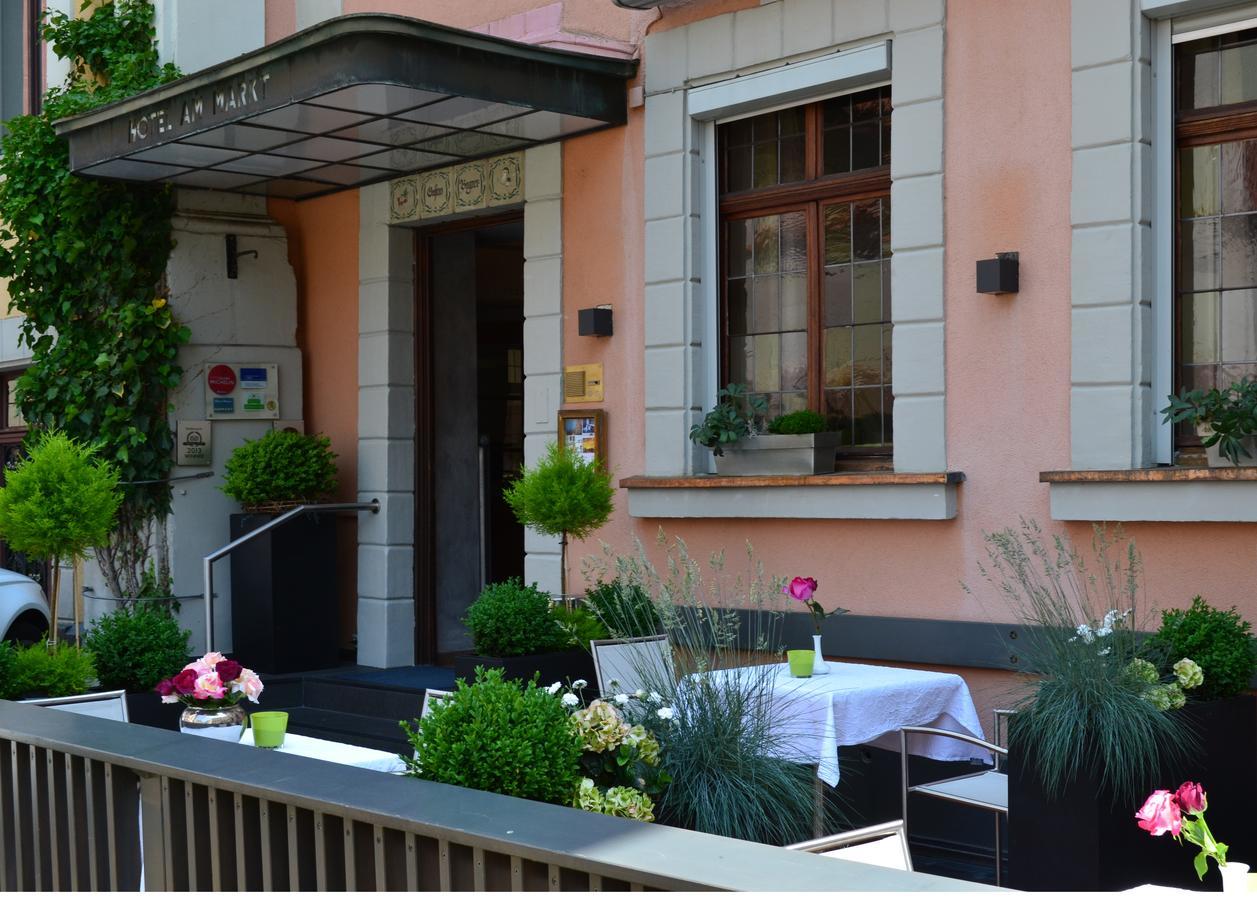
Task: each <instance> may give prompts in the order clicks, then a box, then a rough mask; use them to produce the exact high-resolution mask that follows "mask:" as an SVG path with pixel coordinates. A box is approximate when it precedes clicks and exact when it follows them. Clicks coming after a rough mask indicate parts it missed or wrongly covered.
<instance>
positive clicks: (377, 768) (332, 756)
mask: <svg viewBox="0 0 1257 900" xmlns="http://www.w3.org/2000/svg"><path fill="white" fill-rule="evenodd" d="M240 743H242V744H247V745H248V746H250V747H252V746H253V729H252V728H247V729H245V732H244V734H243V735H241V737H240ZM275 749H276V750H277V751H278V752H280V753H291V754H292V755H294V756H305V757H307V758H309V759H322V760H326V761H327V762H334V763H340V764H341V765H345V766H356V767H358V768H359V769H371V770H372V771H374V772H387V773H389V774H393V775H396V774H400V773H402V772H405V771H406V765H405V763H403V762H402V761H401V759H399V758H398V756H397V754H396V753H389V752H387V751H385V750H371V749H369V748H367V747H355V746H354V745H353V744H341V743H338V742H336V741H325V740H323V739H322V738H313V737H306V736H305V735H304V734H286V735H284V745H283V746H282V747H277V748H275Z"/></svg>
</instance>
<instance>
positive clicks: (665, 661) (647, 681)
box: [589, 634, 676, 697]
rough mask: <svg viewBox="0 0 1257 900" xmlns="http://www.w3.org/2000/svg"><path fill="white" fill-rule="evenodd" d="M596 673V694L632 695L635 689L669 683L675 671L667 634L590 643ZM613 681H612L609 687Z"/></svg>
mask: <svg viewBox="0 0 1257 900" xmlns="http://www.w3.org/2000/svg"><path fill="white" fill-rule="evenodd" d="M589 652H590V653H592V654H593V657H594V671H595V672H597V673H598V692H599V693H600V694H602V695H603V696H604V697H605V696H609V695H611V694H618V693H624V694H631V693H633V691H635V690H637V689H638V688H652V687H654V686H655V685H659V684H669V685H670V684H672V683H673V681H674V680H675V678H676V669H675V667H674V666H673V663H672V645H671V644H670V643H669V642H668V636H667V635H666V634H657V635H653V636H651V637H640V638H624V639H621V640H616V639H611V640H604V641H590V642H589ZM612 682H615V683H614V684H612Z"/></svg>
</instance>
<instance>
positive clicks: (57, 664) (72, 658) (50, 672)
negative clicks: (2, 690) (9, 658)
mask: <svg viewBox="0 0 1257 900" xmlns="http://www.w3.org/2000/svg"><path fill="white" fill-rule="evenodd" d="M95 683H96V665H95V661H94V659H93V657H92V652H91V651H90V650H83V649H80V648H78V647H75V646H72V645H70V644H57V645H56V646H55V647H52V648H49V647H45V646H44V645H42V644H32V645H31V646H30V647H23V648H21V649H19V650H18V651H17V653H16V655H15V656H14V659H13V666H12V669H11V672H10V680H9V697H8V699H10V700H17V699H21V698H26V697H71V696H74V695H75V694H85V693H87V691H88V689H89V688H91V687H92V686H93V685H94V684H95Z"/></svg>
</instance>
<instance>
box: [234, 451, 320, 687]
mask: <svg viewBox="0 0 1257 900" xmlns="http://www.w3.org/2000/svg"><path fill="white" fill-rule="evenodd" d="M336 485H337V482H336V454H335V453H333V452H332V448H331V441H330V440H329V439H328V438H327V437H325V436H323V435H305V434H298V433H296V432H292V431H270V432H267V433H266V434H265V435H264V436H263V437H261V438H259V439H257V440H254V441H245V442H244V443H243V444H241V445H240V446H239V447H237V448H236V449H235V450H233V451H232V453H231V456H230V457H229V458H228V460H227V466H226V476H225V477H224V479H223V486H222V490H223V493H225V494H226V495H227V496H229V497H231V498H232V499H234V500H237V501H239V502H240V504H241V505H242V506H243V507H244V510H245V511H244V512H243V513H236V514H234V515H232V517H231V537H232V539H233V540H234V539H236V538H239V537H242V536H243V535H245V534H247V533H249V532H250V531H253V530H254V529H255V528H257V527H259V526H261V525H263V524H265V523H266V522H269V521H271V520H272V519H273V518H275V517H276V516H278V515H280V514H282V513H284V512H286V511H287V510H290V509H292V508H294V507H296V506H298V505H300V504H303V503H314V502H318V501H320V500H323V499H325V498H326V497H328V496H330V495H331V494H333V493H335V491H336ZM231 613H232V628H231V631H232V642H233V649H234V652H235V653H236V654H237V655H238V656H240V657H242V658H245V659H248V660H250V661H251V662H252V663H253V664H254V666H255V667H256V668H257V670H258V671H260V672H266V673H268V674H278V673H283V672H300V671H305V670H309V669H324V668H329V667H331V666H335V665H336V664H337V662H338V659H339V653H340V634H339V629H338V627H337V622H338V620H339V613H338V608H337V597H336V519H335V517H334V516H331V515H317V514H310V515H303V516H298V517H296V518H295V519H292V520H291V521H289V522H286V523H284V524H283V525H281V526H279V527H277V528H274V529H272V530H271V531H269V532H266V533H264V534H262V535H260V536H259V537H257V538H255V539H253V540H252V541H249V542H248V543H246V544H244V545H242V546H241V547H240V548H239V549H237V550H236V551H234V552H233V553H232V557H231Z"/></svg>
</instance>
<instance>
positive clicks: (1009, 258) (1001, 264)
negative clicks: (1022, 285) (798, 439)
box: [978, 251, 1019, 294]
mask: <svg viewBox="0 0 1257 900" xmlns="http://www.w3.org/2000/svg"><path fill="white" fill-rule="evenodd" d="M1017 269H1018V264H1017V253H1016V251H1013V252H1010V253H996V254H995V259H980V260H978V293H979V294H1015V293H1017V289H1018V287H1019V284H1018V276H1017Z"/></svg>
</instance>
